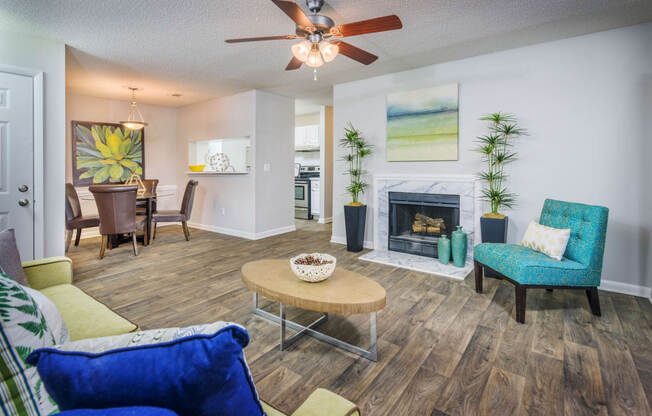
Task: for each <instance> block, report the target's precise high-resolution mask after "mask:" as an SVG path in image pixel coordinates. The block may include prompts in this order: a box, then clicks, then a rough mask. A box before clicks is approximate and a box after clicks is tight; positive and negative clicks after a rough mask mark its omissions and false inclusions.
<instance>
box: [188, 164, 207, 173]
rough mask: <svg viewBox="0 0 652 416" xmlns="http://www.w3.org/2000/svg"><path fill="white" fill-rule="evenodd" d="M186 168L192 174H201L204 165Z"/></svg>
mask: <svg viewBox="0 0 652 416" xmlns="http://www.w3.org/2000/svg"><path fill="white" fill-rule="evenodd" d="M188 167H189V168H190V170H191V171H192V172H203V171H204V168H205V167H206V165H190V166H188Z"/></svg>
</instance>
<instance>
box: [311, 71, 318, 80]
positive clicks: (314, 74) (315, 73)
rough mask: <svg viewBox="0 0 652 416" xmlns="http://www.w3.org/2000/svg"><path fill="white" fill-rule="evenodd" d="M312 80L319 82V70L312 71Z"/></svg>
mask: <svg viewBox="0 0 652 416" xmlns="http://www.w3.org/2000/svg"><path fill="white" fill-rule="evenodd" d="M312 80H313V81H317V68H315V69H313V70H312Z"/></svg>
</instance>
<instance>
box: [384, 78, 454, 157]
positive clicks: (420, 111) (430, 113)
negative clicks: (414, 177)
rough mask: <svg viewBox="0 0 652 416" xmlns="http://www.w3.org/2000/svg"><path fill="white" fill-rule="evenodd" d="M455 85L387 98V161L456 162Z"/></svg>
mask: <svg viewBox="0 0 652 416" xmlns="http://www.w3.org/2000/svg"><path fill="white" fill-rule="evenodd" d="M457 153H458V90H457V84H447V85H441V86H437V87H433V88H426V89H421V90H415V91H407V92H400V93H395V94H390V95H389V96H388V97H387V161H389V162H399V161H425V160H457V158H458V156H457Z"/></svg>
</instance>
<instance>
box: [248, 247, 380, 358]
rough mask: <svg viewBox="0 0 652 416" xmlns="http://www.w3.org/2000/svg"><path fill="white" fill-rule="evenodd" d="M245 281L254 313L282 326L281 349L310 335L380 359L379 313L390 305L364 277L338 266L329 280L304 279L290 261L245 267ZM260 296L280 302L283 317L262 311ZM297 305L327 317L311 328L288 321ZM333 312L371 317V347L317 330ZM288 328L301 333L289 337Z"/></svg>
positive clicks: (258, 262)
mask: <svg viewBox="0 0 652 416" xmlns="http://www.w3.org/2000/svg"><path fill="white" fill-rule="evenodd" d="M242 281H243V282H244V284H245V285H246V286H247V287H248V288H249V289H251V290H253V292H254V310H253V313H254V314H255V315H258V316H260V317H263V318H265V319H268V320H270V321H272V322H274V323H277V324H280V326H281V343H280V349H281V350H283V349H285V347H287V346H288V345H289V344H291V343H292V342H294V341H295V340H296V339H297V338H298V337H299V336H301V335H309V336H311V337H313V338H316V339H318V340H320V341H323V342H327V343H329V344H332V345H335V346H337V347H340V348H343V349H345V350H347V351H350V352H353V353H356V354H359V355H361V356H363V357H365V358H368V359H370V360H372V361H376V359H377V345H376V312H377V311H379V310H381V309H383V308H384V307H385V303H386V294H385V289H383V287H382V286H380V285H379V284H378V283H376V282H374V281H373V280H371V279H369V278H368V277H365V276H363V275H361V274H358V273H355V272H352V271H349V270H345V269H342V268H339V267H337V268H336V269H335V272H334V273H333V275H332V276H331V277H329V278H328V279H326V280H324V281H321V282H318V283H308V282H304V281H303V280H300V279H299V278H298V277H296V276H295V275H294V273H293V272H292V269H290V261H289V260H287V259H281V260H271V259H267V260H258V261H253V262H250V263H247V264H245V265H244V266H242ZM258 295H262V296H264V297H266V298H267V299H270V300H273V301H276V302H279V304H280V313H279V316H276V315H274V314H271V313H269V312H266V311H264V310H262V309H260V308H258ZM286 306H295V307H297V308H301V309H306V310H310V311H316V312H323V313H324V315H322V316H321V317H319V318H318V319H317V320H315V321H314V322H312V323H311V324H309V325H307V326H303V325H300V324H298V323H296V322H293V321H290V320H288V319H286V318H285V307H286ZM329 313H335V314H340V315H351V314H361V313H368V314H369V315H370V337H371V346H370V348H369V350H364V349H362V348H360V347H357V346H355V345H351V344H349V343H346V342H344V341H342V340H339V339H337V338H333V337H331V336H329V335H326V334H324V333H322V332H318V331H316V330H315V329H314V328H315V327H317V326H318V325H319V324H321V323H323V322H325V321H326V320H327V319H328V314H329ZM286 327H289V328H292V329H293V330H295V331H298V332H297V333H296V334H294V335H293V336H292V337H290V338H287V339H286V337H285V332H286Z"/></svg>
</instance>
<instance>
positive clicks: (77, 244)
mask: <svg viewBox="0 0 652 416" xmlns="http://www.w3.org/2000/svg"><path fill="white" fill-rule="evenodd" d="M81 231H82V229H81V228H77V235H76V236H75V247H78V246H79V239H80V238H81Z"/></svg>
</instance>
